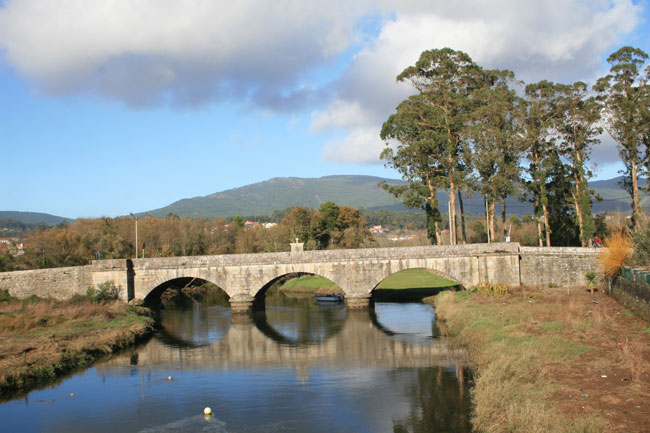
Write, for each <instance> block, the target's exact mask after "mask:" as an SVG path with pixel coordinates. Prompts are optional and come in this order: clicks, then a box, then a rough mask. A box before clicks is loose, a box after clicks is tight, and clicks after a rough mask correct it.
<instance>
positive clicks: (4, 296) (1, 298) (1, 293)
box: [0, 290, 15, 302]
mask: <svg viewBox="0 0 650 433" xmlns="http://www.w3.org/2000/svg"><path fill="white" fill-rule="evenodd" d="M14 299H15V298H13V297H12V296H11V295H10V294H9V290H0V302H11V301H13V300H14Z"/></svg>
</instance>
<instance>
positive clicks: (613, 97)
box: [594, 46, 650, 226]
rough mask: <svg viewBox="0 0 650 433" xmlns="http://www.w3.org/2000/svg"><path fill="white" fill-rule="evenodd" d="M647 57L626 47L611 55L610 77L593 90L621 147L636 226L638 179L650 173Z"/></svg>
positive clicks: (649, 71)
mask: <svg viewBox="0 0 650 433" xmlns="http://www.w3.org/2000/svg"><path fill="white" fill-rule="evenodd" d="M647 60H648V54H646V53H645V52H643V51H642V50H640V49H638V48H632V47H629V46H626V47H623V48H621V49H619V50H618V51H616V52H614V53H612V54H611V55H610V56H609V57H608V58H607V62H609V64H610V65H611V67H610V71H609V74H607V75H606V76H604V77H601V78H600V79H598V81H597V82H596V85H595V86H594V90H595V91H596V92H598V99H599V101H600V102H601V103H602V121H601V122H602V125H603V126H604V128H605V130H606V131H607V133H608V134H609V135H610V136H611V137H612V138H613V139H614V140H616V142H617V143H618V144H619V154H620V156H621V160H622V161H623V164H625V173H624V184H623V186H624V187H625V189H626V190H627V191H628V192H629V194H630V196H631V197H632V214H633V218H634V221H635V225H637V226H638V224H640V222H641V218H640V216H641V214H642V209H641V201H640V198H639V176H640V175H641V174H643V172H644V169H648V168H650V167H648V165H649V164H650V163H649V161H648V144H649V143H648V140H649V136H650V132H649V128H650V122H649V120H650V114H649V113H648V111H649V110H650V108H649V107H650V94H649V93H650V86H649V85H648V80H649V79H650V66H646V68H645V69H643V66H644V64H645V63H646V61H647Z"/></svg>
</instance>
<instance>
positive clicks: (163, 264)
mask: <svg viewBox="0 0 650 433" xmlns="http://www.w3.org/2000/svg"><path fill="white" fill-rule="evenodd" d="M484 254H519V244H516V243H511V242H508V243H506V242H502V243H492V244H469V245H440V246H434V245H432V246H419V247H389V248H359V249H354V250H312V251H304V252H300V253H291V252H288V251H287V252H280V253H257V254H224V255H214V256H184V257H155V258H148V259H133V264H134V268H135V269H138V268H139V269H147V268H155V269H165V268H174V269H176V268H179V267H181V268H182V267H195V266H250V265H275V264H280V263H324V262H344V261H360V260H381V259H396V258H399V259H421V258H435V257H467V256H472V255H484ZM95 266H96V267H97V269H107V268H115V269H117V268H120V267H121V268H124V266H125V265H124V260H95V261H93V267H95Z"/></svg>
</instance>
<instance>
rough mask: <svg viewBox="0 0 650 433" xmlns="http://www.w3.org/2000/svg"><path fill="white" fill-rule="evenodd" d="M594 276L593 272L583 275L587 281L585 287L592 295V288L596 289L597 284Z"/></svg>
mask: <svg viewBox="0 0 650 433" xmlns="http://www.w3.org/2000/svg"><path fill="white" fill-rule="evenodd" d="M596 276H597V275H596V273H595V272H594V271H589V272H587V273H586V274H585V278H586V279H587V287H588V288H589V290H590V291H591V293H594V287H596V284H597V281H596Z"/></svg>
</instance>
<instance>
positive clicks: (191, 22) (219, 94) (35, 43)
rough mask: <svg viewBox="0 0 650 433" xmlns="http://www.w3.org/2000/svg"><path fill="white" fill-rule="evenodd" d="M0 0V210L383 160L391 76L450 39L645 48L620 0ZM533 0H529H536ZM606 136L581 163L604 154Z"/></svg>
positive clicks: (72, 206)
mask: <svg viewBox="0 0 650 433" xmlns="http://www.w3.org/2000/svg"><path fill="white" fill-rule="evenodd" d="M319 3H321V2H303V1H295V2H291V1H290V2H286V3H283V8H282V9H281V10H280V9H278V7H277V6H276V4H277V3H276V2H273V1H261V0H247V1H241V2H235V4H231V2H224V3H220V2H216V1H215V2H206V1H202V0H187V1H174V0H140V1H138V2H132V1H127V0H112V1H106V0H97V1H95V0H71V1H67V2H65V3H62V2H57V1H54V0H52V1H43V0H41V1H37V0H19V1H12V0H5V1H3V2H2V1H0V155H1V158H0V160H1V161H2V170H0V210H19V211H34V212H46V213H51V214H55V215H60V216H66V217H71V218H74V217H98V216H102V215H107V216H116V215H124V214H128V213H129V212H142V211H147V210H151V209H155V208H158V207H162V206H165V205H167V204H169V203H171V202H173V201H175V200H178V199H181V198H186V197H194V196H200V195H207V194H211V193H214V192H218V191H222V190H225V189H229V188H235V187H239V186H243V185H246V184H249V183H254V182H260V181H263V180H266V179H269V178H272V177H278V176H296V177H319V176H326V175H332V174H367V175H376V176H383V177H397V174H396V173H395V172H393V171H390V170H388V169H386V168H384V166H383V163H382V162H381V161H379V159H378V155H379V152H380V151H381V149H382V146H383V145H382V143H381V141H380V140H379V136H378V134H379V128H380V126H381V123H382V122H383V120H385V119H386V117H387V116H388V115H389V114H390V113H391V112H392V110H393V109H394V107H395V106H396V105H397V103H399V101H401V100H402V99H403V98H404V97H406V96H407V95H408V94H409V92H410V89H409V88H408V87H406V86H404V85H398V84H396V83H395V76H396V75H397V73H399V72H400V71H401V70H402V69H404V68H405V67H407V66H409V65H411V64H413V63H414V62H415V60H416V59H417V57H418V55H419V53H420V52H421V51H422V50H425V49H431V48H441V47H444V46H450V47H452V48H455V49H460V50H463V51H466V52H468V53H469V54H470V56H472V58H473V59H474V60H476V61H477V62H478V63H479V64H481V65H483V66H486V67H499V68H509V69H512V70H514V71H515V73H516V74H517V76H518V77H519V78H520V79H523V80H525V81H527V82H532V81H537V80H540V79H550V80H554V81H560V82H573V81H576V80H584V81H587V82H593V81H594V80H595V79H596V78H597V77H598V76H600V75H602V74H603V73H604V72H605V71H606V70H607V65H606V63H605V62H604V58H606V57H607V55H608V54H610V53H611V52H613V51H614V50H615V49H617V48H618V47H620V46H622V45H626V44H630V45H633V46H637V47H640V48H642V49H644V50H645V51H646V52H650V43H649V42H650V36H649V32H648V22H649V21H648V18H649V17H650V15H649V14H648V5H647V3H646V2H633V1H631V0H617V1H609V0H593V1H588V0H584V1H581V0H549V1H547V2H537V1H534V0H530V1H521V0H494V1H491V2H483V3H481V4H480V5H477V3H476V2H473V1H470V0H461V1H457V2H453V4H452V5H450V4H447V2H443V1H431V2H419V1H413V2H410V1H399V2H398V1H390V0H385V1H381V0H377V1H370V0H368V1H365V0H360V1H358V2H355V4H354V5H353V6H350V5H349V4H348V3H346V2H343V1H331V2H328V4H327V5H324V4H319ZM540 3H543V4H540ZM617 158H618V156H617V152H616V150H615V146H614V145H613V144H612V143H611V142H610V141H609V140H607V139H605V140H604V142H603V144H601V145H600V146H599V147H597V148H596V149H594V154H593V159H594V160H595V162H597V164H598V168H597V171H596V173H597V177H598V178H600V179H606V178H610V177H613V176H615V175H616V171H617V169H618V168H620V166H619V165H618V164H617V163H616V161H617Z"/></svg>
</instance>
